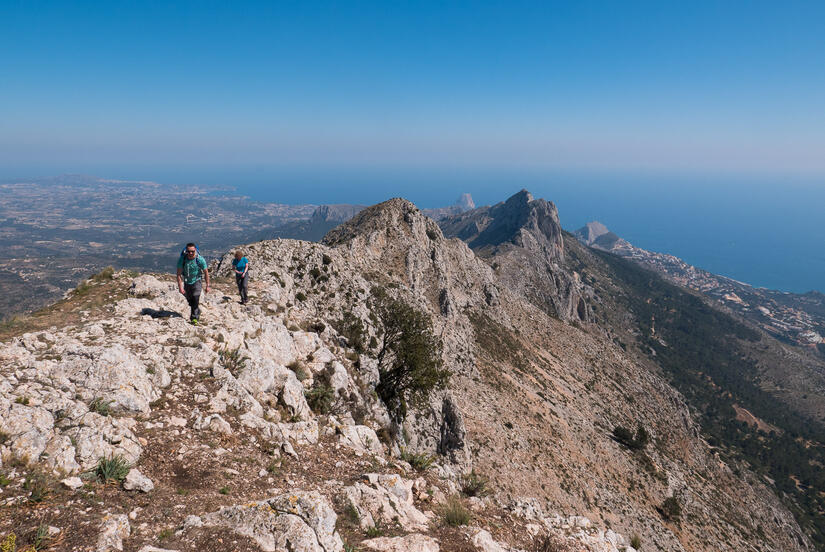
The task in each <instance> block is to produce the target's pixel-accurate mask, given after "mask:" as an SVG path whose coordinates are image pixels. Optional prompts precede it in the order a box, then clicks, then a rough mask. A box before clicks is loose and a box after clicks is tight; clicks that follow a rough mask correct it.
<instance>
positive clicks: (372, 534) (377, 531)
mask: <svg viewBox="0 0 825 552" xmlns="http://www.w3.org/2000/svg"><path fill="white" fill-rule="evenodd" d="M364 534H365V535H366V536H367V538H368V539H374V538H376V537H380V536H382V535H383V534H384V529H382V528H381V526H380V525H379V524H378V523H376V524H375V525H373V526H372V527H367V529H366V531H364Z"/></svg>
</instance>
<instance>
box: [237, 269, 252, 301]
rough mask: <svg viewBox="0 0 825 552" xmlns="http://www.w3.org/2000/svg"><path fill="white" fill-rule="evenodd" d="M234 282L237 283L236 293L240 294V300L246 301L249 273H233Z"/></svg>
mask: <svg viewBox="0 0 825 552" xmlns="http://www.w3.org/2000/svg"><path fill="white" fill-rule="evenodd" d="M235 282H236V283H237V284H238V293H240V294H241V302H242V303H246V300H247V298H248V295H247V291H248V290H249V273H248V272H247V273H246V274H245V275H243V276H241V275H240V274H235Z"/></svg>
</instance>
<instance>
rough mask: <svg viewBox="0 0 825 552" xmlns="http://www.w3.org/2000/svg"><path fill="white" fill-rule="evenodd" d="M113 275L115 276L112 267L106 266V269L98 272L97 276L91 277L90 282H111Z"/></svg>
mask: <svg viewBox="0 0 825 552" xmlns="http://www.w3.org/2000/svg"><path fill="white" fill-rule="evenodd" d="M114 275H115V269H114V267H111V266H107V267H106V268H104V269H103V270H101V271H100V272H98V273H97V274H95V275H94V276H92V280H93V281H95V282H103V281H106V280H111V279H112V277H113V276H114Z"/></svg>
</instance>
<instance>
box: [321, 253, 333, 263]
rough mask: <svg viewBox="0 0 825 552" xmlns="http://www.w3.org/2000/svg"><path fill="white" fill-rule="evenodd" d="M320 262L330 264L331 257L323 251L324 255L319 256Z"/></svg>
mask: <svg viewBox="0 0 825 552" xmlns="http://www.w3.org/2000/svg"><path fill="white" fill-rule="evenodd" d="M321 262H322V263H324V264H325V265H328V264H332V257H330V256H329V255H327V254H326V253H324V255H323V256H322V257H321Z"/></svg>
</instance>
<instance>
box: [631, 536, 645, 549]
mask: <svg viewBox="0 0 825 552" xmlns="http://www.w3.org/2000/svg"><path fill="white" fill-rule="evenodd" d="M630 546H632V547H633V548H635V549H636V550H640V549H641V548H642V538H641V537H640V536H639V535H633V536H632V537H630Z"/></svg>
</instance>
